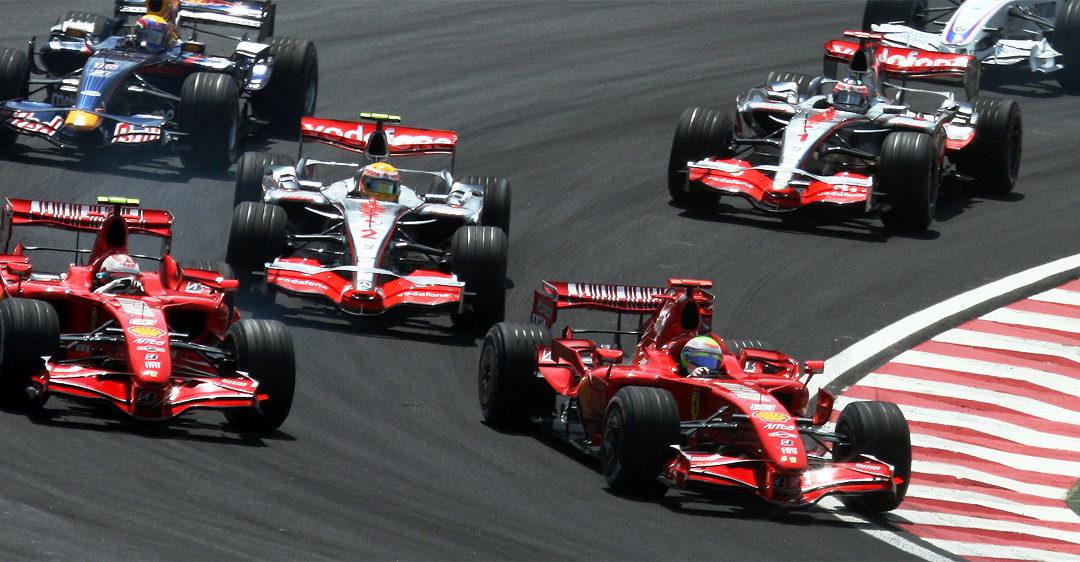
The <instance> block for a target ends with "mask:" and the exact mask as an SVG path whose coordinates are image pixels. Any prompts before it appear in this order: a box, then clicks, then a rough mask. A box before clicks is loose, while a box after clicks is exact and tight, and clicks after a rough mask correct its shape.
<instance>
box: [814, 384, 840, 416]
mask: <svg viewBox="0 0 1080 562" xmlns="http://www.w3.org/2000/svg"><path fill="white" fill-rule="evenodd" d="M835 400H836V396H834V395H833V394H832V393H830V392H825V391H824V390H819V391H818V393H817V407H816V408H814V419H813V421H812V422H811V423H813V424H814V425H821V424H823V423H825V422H827V421H829V417H830V416H832V410H833V402H834V401H835Z"/></svg>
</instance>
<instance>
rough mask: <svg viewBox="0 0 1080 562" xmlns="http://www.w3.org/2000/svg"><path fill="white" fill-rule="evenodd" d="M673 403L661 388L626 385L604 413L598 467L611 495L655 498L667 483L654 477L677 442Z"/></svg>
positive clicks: (677, 433) (661, 493)
mask: <svg viewBox="0 0 1080 562" xmlns="http://www.w3.org/2000/svg"><path fill="white" fill-rule="evenodd" d="M679 439H680V433H679V406H678V404H676V402H675V397H674V396H672V395H671V392H669V391H668V390H667V389H663V388H655V387H650V386H627V387H623V388H621V389H619V391H618V392H616V393H615V397H614V398H612V399H611V401H610V402H608V406H607V410H606V411H605V412H604V429H603V437H602V439H601V442H600V468H601V470H602V471H603V472H604V479H605V480H607V483H608V486H610V487H611V490H612V491H613V492H615V493H617V494H626V495H631V496H638V497H643V498H659V497H660V496H663V495H664V494H665V493H666V492H667V489H668V486H667V485H666V484H664V483H663V482H661V481H660V480H658V479H657V477H658V476H660V473H661V472H662V471H663V469H664V465H665V464H667V462H668V461H669V460H671V453H672V451H671V446H672V445H677V444H678V443H679Z"/></svg>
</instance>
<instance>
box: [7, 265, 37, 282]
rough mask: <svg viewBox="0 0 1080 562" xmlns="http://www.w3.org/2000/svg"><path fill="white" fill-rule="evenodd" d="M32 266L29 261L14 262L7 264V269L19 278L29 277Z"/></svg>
mask: <svg viewBox="0 0 1080 562" xmlns="http://www.w3.org/2000/svg"><path fill="white" fill-rule="evenodd" d="M33 268H34V267H33V266H32V265H30V263H29V262H16V263H9V264H7V270H8V271H10V272H11V273H12V274H13V275H15V276H16V277H18V278H19V279H26V278H28V277H30V272H31V271H32V270H33Z"/></svg>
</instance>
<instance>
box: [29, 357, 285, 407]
mask: <svg viewBox="0 0 1080 562" xmlns="http://www.w3.org/2000/svg"><path fill="white" fill-rule="evenodd" d="M33 385H34V387H35V389H36V390H37V391H38V392H42V393H48V394H60V395H65V396H67V397H69V398H75V399H84V400H91V401H97V402H105V403H108V404H110V405H112V406H113V407H115V408H116V409H118V410H120V411H121V412H123V413H125V414H127V415H129V416H131V417H133V418H137V419H142V420H153V421H164V420H168V419H172V418H175V417H176V416H179V415H180V414H183V413H184V412H187V411H188V410H191V409H195V408H215V409H220V408H258V405H259V400H262V399H264V398H265V396H263V395H260V394H258V384H257V383H256V382H255V381H253V380H251V379H246V378H194V377H191V378H180V377H173V378H172V379H171V380H170V381H169V383H168V384H164V385H161V386H160V387H155V388H147V387H143V388H140V387H137V386H136V385H135V384H134V378H133V377H132V376H130V375H127V376H125V375H123V374H118V373H115V372H111V371H104V370H101V369H94V368H88V367H81V366H75V365H54V364H52V363H48V364H47V365H46V369H45V370H43V371H42V372H41V373H40V374H39V375H38V376H36V377H34V378H33Z"/></svg>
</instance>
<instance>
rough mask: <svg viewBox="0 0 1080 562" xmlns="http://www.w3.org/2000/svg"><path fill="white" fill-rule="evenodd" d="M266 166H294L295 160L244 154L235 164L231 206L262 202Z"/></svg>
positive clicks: (276, 156)
mask: <svg viewBox="0 0 1080 562" xmlns="http://www.w3.org/2000/svg"><path fill="white" fill-rule="evenodd" d="M267 166H296V159H295V158H293V157H292V156H288V155H286V154H276V153H273V152H245V153H244V154H243V155H241V156H240V160H239V161H237V163H236V190H235V191H234V192H233V206H236V205H239V204H240V203H241V202H243V201H262V200H263V197H262V194H263V188H262V180H263V176H264V173H265V172H266V167H267Z"/></svg>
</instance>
